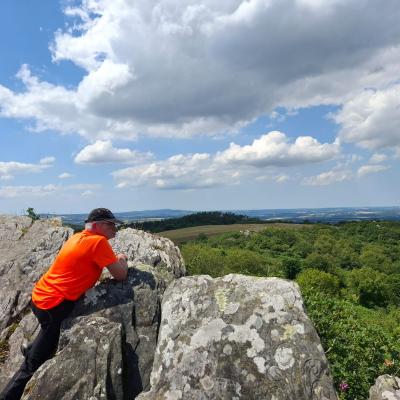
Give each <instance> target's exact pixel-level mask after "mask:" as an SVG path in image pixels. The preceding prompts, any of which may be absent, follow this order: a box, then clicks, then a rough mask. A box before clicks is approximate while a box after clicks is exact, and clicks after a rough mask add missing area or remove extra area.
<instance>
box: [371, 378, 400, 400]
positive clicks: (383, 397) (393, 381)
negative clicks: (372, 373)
mask: <svg viewBox="0 0 400 400" xmlns="http://www.w3.org/2000/svg"><path fill="white" fill-rule="evenodd" d="M369 400H400V378H398V377H396V376H392V375H381V376H379V377H378V379H377V380H376V382H375V385H374V386H372V387H371V389H370V390H369Z"/></svg>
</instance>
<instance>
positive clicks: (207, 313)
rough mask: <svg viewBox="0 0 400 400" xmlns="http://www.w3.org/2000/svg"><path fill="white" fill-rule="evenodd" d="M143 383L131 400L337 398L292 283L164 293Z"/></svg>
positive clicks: (246, 280)
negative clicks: (147, 377) (155, 340)
mask: <svg viewBox="0 0 400 400" xmlns="http://www.w3.org/2000/svg"><path fill="white" fill-rule="evenodd" d="M150 384H151V390H150V391H149V392H147V393H141V394H140V395H139V396H138V397H137V399H140V400H156V399H157V400H161V399H165V400H178V399H191V400H197V399H198V400H200V399H204V400H205V399H226V400H228V399H229V400H234V399H265V400H286V399H287V400H289V399H290V400H293V399H296V400H312V399H318V400H328V399H329V400H334V399H337V398H338V397H337V394H336V391H335V389H334V385H333V381H332V379H331V376H330V373H329V367H328V363H327V360H326V358H325V354H324V351H323V349H322V346H321V343H320V340H319V337H318V335H317V333H316V331H315V329H314V327H313V325H312V323H311V321H310V320H309V318H308V317H307V315H306V314H305V312H304V308H303V301H302V298H301V295H300V292H299V288H298V286H297V284H296V283H294V282H290V281H286V280H283V279H278V278H256V277H249V276H243V275H227V276H225V277H223V278H218V279H212V278H211V277H209V276H193V277H184V278H181V279H179V280H176V281H174V282H173V283H172V284H171V285H170V286H169V287H168V288H167V290H166V292H165V293H164V298H163V303H162V320H161V328H160V333H159V338H158V344H157V348H156V352H155V357H154V364H153V370H152V373H151V379H150Z"/></svg>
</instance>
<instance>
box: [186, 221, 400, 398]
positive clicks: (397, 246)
mask: <svg viewBox="0 0 400 400" xmlns="http://www.w3.org/2000/svg"><path fill="white" fill-rule="evenodd" d="M182 254H183V257H184V259H185V262H186V266H187V269H188V272H189V273H190V274H208V275H211V276H213V277H217V276H223V275H225V274H228V273H242V274H248V275H256V276H277V277H282V278H287V279H295V280H296V281H297V282H298V284H299V285H300V288H301V291H302V294H303V297H304V300H305V304H306V307H307V312H308V314H309V316H310V318H311V319H312V320H313V322H314V324H315V326H316V328H317V330H318V333H319V335H320V337H321V340H322V344H323V346H324V349H325V351H326V354H327V357H328V359H329V361H330V363H331V367H332V372H333V375H334V379H335V382H336V385H337V389H338V391H341V399H349V400H350V399H351V400H355V399H364V398H367V397H368V389H369V387H370V386H371V385H372V384H373V383H374V381H375V379H376V378H377V377H378V376H379V375H382V374H386V373H387V374H394V375H397V376H398V375H399V374H400V358H399V357H400V356H399V355H400V308H399V306H400V223H396V222H379V223H378V222H373V221H370V222H349V223H342V224H339V225H334V226H332V225H313V226H308V227H307V228H304V229H293V228H290V227H286V228H283V227H279V228H277V227H271V228H268V229H266V230H265V231H263V232H260V233H252V234H243V233H230V234H224V235H221V236H218V237H210V238H208V239H207V238H204V237H202V238H201V240H200V239H199V240H197V241H194V242H189V243H186V244H185V245H183V246H182Z"/></svg>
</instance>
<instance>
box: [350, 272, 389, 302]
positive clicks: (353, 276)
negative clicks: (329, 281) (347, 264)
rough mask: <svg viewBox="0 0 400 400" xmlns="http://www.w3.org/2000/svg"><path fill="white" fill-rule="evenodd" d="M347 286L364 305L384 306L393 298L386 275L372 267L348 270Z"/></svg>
mask: <svg viewBox="0 0 400 400" xmlns="http://www.w3.org/2000/svg"><path fill="white" fill-rule="evenodd" d="M347 287H348V289H349V290H350V292H352V293H353V294H355V295H356V296H357V297H358V301H359V303H360V304H361V305H363V306H365V307H375V306H377V307H386V306H387V305H388V304H390V303H391V302H392V300H393V294H392V293H391V287H390V284H389V281H388V276H387V275H386V274H383V273H382V272H379V271H376V270H373V269H372V268H359V269H354V270H352V271H351V272H349V274H348V280H347Z"/></svg>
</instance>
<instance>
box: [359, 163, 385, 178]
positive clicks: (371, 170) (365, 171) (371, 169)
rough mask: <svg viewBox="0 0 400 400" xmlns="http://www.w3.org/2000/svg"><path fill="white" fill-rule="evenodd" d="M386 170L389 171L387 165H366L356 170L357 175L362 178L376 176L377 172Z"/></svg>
mask: <svg viewBox="0 0 400 400" xmlns="http://www.w3.org/2000/svg"><path fill="white" fill-rule="evenodd" d="M387 169H389V167H388V166H387V165H373V164H367V165H362V166H361V167H360V168H358V170H357V175H358V176H364V175H369V174H376V173H377V172H382V171H386V170H387Z"/></svg>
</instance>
